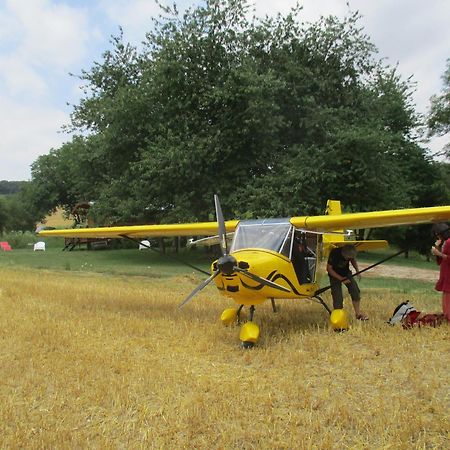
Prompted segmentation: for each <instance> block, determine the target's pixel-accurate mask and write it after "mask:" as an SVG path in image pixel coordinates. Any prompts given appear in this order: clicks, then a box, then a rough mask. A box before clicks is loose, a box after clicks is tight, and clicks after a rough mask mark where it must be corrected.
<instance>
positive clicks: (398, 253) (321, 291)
mask: <svg viewBox="0 0 450 450" xmlns="http://www.w3.org/2000/svg"><path fill="white" fill-rule="evenodd" d="M406 251H407V249H405V250H400V251H398V252H397V253H395V254H393V255H391V256H387V257H386V258H384V259H382V260H381V261H378V262H376V263H375V264H372V265H371V266H368V267H366V268H365V269H362V270H359V271H358V272H355V273H354V274H353V275H352V277H354V276H356V275H359V274H361V273H363V272H365V271H366V270H369V269H372V268H374V267H375V266H378V265H380V264H383V263H384V262H386V261H389V260H390V259H392V258H395V257H396V256H398V255H401V254H402V253H405V252H406ZM330 288H331V285H330V286H325V287H323V288H321V289H318V290H317V291H316V292H314V294H313V297H316V298H320V297H318V295H319V294H322V293H323V292H325V291H328V289H330ZM321 303H322V302H321Z"/></svg>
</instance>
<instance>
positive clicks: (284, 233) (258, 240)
mask: <svg viewBox="0 0 450 450" xmlns="http://www.w3.org/2000/svg"><path fill="white" fill-rule="evenodd" d="M290 231H291V224H290V222H289V219H268V220H246V221H241V222H239V225H238V227H237V229H236V231H235V233H234V239H233V244H232V246H231V251H236V250H240V249H242V248H262V249H267V250H273V251H275V252H278V253H283V254H284V253H285V251H286V248H285V247H286V244H287V242H288V241H290V236H291V233H290ZM288 248H289V247H288ZM283 250H284V251H283Z"/></svg>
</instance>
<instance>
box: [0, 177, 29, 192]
mask: <svg viewBox="0 0 450 450" xmlns="http://www.w3.org/2000/svg"><path fill="white" fill-rule="evenodd" d="M25 183H27V182H26V181H6V180H1V181H0V195H11V194H16V193H17V192H19V191H20V190H21V189H22V187H23V186H24V185H25Z"/></svg>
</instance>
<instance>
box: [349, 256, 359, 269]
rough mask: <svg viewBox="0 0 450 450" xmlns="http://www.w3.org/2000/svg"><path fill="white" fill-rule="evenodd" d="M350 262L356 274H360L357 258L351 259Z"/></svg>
mask: <svg viewBox="0 0 450 450" xmlns="http://www.w3.org/2000/svg"><path fill="white" fill-rule="evenodd" d="M350 262H351V263H352V266H353V267H354V268H355V271H356V272H359V268H358V261H356V259H355V258H353V259H351V260H350Z"/></svg>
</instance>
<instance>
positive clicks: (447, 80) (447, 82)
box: [428, 59, 450, 157]
mask: <svg viewBox="0 0 450 450" xmlns="http://www.w3.org/2000/svg"><path fill="white" fill-rule="evenodd" d="M442 80H443V82H444V86H443V88H442V92H441V93H440V94H439V95H433V97H431V110H430V114H429V116H428V127H429V129H430V132H431V135H438V136H443V135H445V134H447V133H450V59H448V60H447V69H446V71H445V73H444V75H443V76H442ZM444 153H445V154H446V155H447V157H450V142H449V143H447V144H446V146H445V148H444Z"/></svg>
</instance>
